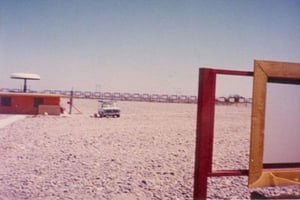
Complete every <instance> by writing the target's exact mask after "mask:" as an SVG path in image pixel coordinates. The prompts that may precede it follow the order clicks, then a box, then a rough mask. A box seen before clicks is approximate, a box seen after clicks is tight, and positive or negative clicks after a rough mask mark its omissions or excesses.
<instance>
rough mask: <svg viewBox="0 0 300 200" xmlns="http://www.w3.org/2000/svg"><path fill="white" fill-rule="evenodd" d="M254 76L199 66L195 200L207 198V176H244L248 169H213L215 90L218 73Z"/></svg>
mask: <svg viewBox="0 0 300 200" xmlns="http://www.w3.org/2000/svg"><path fill="white" fill-rule="evenodd" d="M217 74H224V75H237V76H253V72H249V71H236V70H222V69H209V68H200V69H199V89H198V108H197V129H196V134H197V135H196V151H195V173H194V199H195V200H200V199H201V200H202V199H206V197H207V180H208V177H212V176H215V177H218V176H244V175H248V174H249V170H247V169H241V170H219V171H214V172H213V171H212V158H213V139H214V120H215V95H216V94H215V93H216V75H217Z"/></svg>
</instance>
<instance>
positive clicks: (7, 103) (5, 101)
mask: <svg viewBox="0 0 300 200" xmlns="http://www.w3.org/2000/svg"><path fill="white" fill-rule="evenodd" d="M1 106H11V97H1Z"/></svg>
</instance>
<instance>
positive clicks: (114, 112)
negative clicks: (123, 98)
mask: <svg viewBox="0 0 300 200" xmlns="http://www.w3.org/2000/svg"><path fill="white" fill-rule="evenodd" d="M99 102H100V103H101V105H100V107H99V110H98V114H99V117H120V113H121V109H120V108H119V107H118V106H117V103H116V102H113V101H99Z"/></svg>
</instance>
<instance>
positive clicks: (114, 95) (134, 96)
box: [0, 88, 252, 104]
mask: <svg viewBox="0 0 300 200" xmlns="http://www.w3.org/2000/svg"><path fill="white" fill-rule="evenodd" d="M0 92H2V93H19V92H22V91H19V90H18V89H8V88H2V89H0ZM27 93H32V94H45V95H46V94H49V95H58V96H62V97H69V96H71V95H72V96H73V97H74V98H86V99H99V100H115V101H145V102H165V103H197V101H198V98H197V96H188V95H167V94H146V93H143V94H140V93H120V92H91V91H70V90H67V91H66V90H43V91H31V90H28V91H27ZM251 102H252V99H251V98H246V97H243V96H240V95H231V96H228V97H218V98H216V103H217V104H231V103H251Z"/></svg>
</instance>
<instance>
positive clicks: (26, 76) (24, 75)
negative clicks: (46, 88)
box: [10, 73, 41, 92]
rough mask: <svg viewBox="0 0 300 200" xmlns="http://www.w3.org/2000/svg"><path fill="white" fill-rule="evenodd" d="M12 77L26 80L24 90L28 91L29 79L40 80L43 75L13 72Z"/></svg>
mask: <svg viewBox="0 0 300 200" xmlns="http://www.w3.org/2000/svg"><path fill="white" fill-rule="evenodd" d="M10 78H12V79H23V80H24V86H23V92H26V91H27V80H40V79H41V77H40V76H39V75H38V74H28V73H13V74H11V76H10Z"/></svg>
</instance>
